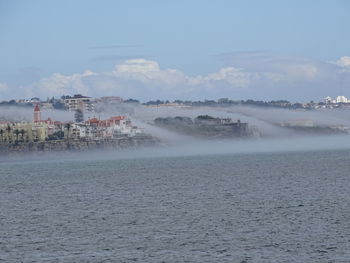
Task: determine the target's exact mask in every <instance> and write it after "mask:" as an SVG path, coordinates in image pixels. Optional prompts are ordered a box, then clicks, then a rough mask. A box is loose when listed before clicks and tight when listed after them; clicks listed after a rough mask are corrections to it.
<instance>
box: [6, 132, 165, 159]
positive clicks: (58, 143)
mask: <svg viewBox="0 0 350 263" xmlns="http://www.w3.org/2000/svg"><path fill="white" fill-rule="evenodd" d="M159 143H160V140H159V139H158V138H155V137H153V136H151V135H146V134H145V135H139V136H133V137H127V136H123V137H118V138H113V139H99V140H86V139H80V140H78V139H75V140H73V139H72V140H50V141H38V142H18V143H9V144H0V156H4V155H11V154H17V153H35V152H38V153H39V152H65V151H70V152H84V151H89V150H118V149H127V148H138V147H144V146H155V145H158V144H159Z"/></svg>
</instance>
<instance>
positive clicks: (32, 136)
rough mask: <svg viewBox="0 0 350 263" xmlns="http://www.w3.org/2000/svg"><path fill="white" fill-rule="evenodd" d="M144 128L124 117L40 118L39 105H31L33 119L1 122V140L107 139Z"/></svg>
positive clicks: (10, 141)
mask: <svg viewBox="0 0 350 263" xmlns="http://www.w3.org/2000/svg"><path fill="white" fill-rule="evenodd" d="M143 133H144V131H143V129H140V128H138V127H135V126H133V124H132V122H131V120H130V119H129V118H127V117H125V116H114V117H110V118H109V119H106V120H100V119H97V118H91V119H88V120H87V121H81V122H72V121H67V122H61V121H54V120H52V119H51V118H48V119H47V120H43V119H42V118H41V110H40V108H39V106H38V105H36V106H35V107H34V112H33V122H25V121H23V122H8V121H3V122H0V143H5V144H6V143H18V142H35V141H48V140H106V139H114V138H119V137H123V136H124V137H134V136H138V135H141V134H143Z"/></svg>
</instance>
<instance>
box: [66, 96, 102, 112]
mask: <svg viewBox="0 0 350 263" xmlns="http://www.w3.org/2000/svg"><path fill="white" fill-rule="evenodd" d="M64 104H65V105H66V107H67V109H68V110H70V111H76V110H77V109H81V110H82V111H84V112H94V111H95V105H96V99H95V98H91V97H86V96H82V95H80V94H77V95H74V96H73V97H68V98H65V99H64Z"/></svg>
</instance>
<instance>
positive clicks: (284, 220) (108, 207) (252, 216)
mask: <svg viewBox="0 0 350 263" xmlns="http://www.w3.org/2000/svg"><path fill="white" fill-rule="evenodd" d="M349 170H350V151H349V150H332V151H329V150H328V151H303V152H278V153H260V154H256V153H255V154H254V153H251V154H232V153H226V154H221V155H201V156H198V155H194V154H193V155H192V156H187V157H176V156H169V157H148V158H129V159H116V158H108V159H103V158H100V159H97V160H92V159H87V158H82V159H78V160H74V161H69V160H61V161H52V160H51V161H50V160H41V161H40V160H37V161H28V162H17V161H12V162H2V163H0V171H1V172H0V173H1V176H0V207H1V210H0V221H1V224H0V251H1V252H0V261H1V262H317V263H319V262H344V263H345V262H348V259H349V258H350V253H349V251H350V246H349V238H350V236H349V233H350V232H349V231H350V224H349V222H350V218H349V215H350V206H349V195H348V189H349V187H350V181H349V178H348V176H349Z"/></svg>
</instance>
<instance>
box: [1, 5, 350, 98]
mask: <svg viewBox="0 0 350 263" xmlns="http://www.w3.org/2000/svg"><path fill="white" fill-rule="evenodd" d="M349 13H350V1H346V0H333V1H322V0H319V1H316V0H313V1H311V0H303V1H302V0H299V1H298V0H295V1H286V0H265V1H259V0H255V1H253V0H245V1H233V0H231V1H228V0H227V1H224V0H217V1H210V0H207V1H205V0H201V1H196V0H192V1H191V0H187V1H181V0H177V1H166V0H162V1H161V0H158V1H156V0H154V1H152V0H149V1H146V0H145V1H136V0H128V1H108V0H104V1H86V0H85V1H80V0H75V1H68V0H66V1H65V0H60V1H43V0H42V1H36V0H33V1H25V0H22V1H17V0H11V1H10V0H8V1H5V0H0V35H1V41H0V47H1V48H0V58H1V60H0V83H1V84H0V91H1V90H3V92H2V93H3V94H2V96H1V95H0V100H1V99H3V98H7V97H11V96H14V97H26V96H32V95H33V96H34V95H38V94H39V93H40V94H43V92H44V93H45V95H56V96H57V95H58V93H59V92H79V91H85V92H87V93H90V95H94V96H96V95H99V94H101V95H112V94H113V95H118V94H116V93H120V95H122V96H127V95H130V96H137V97H138V98H140V99H148V97H147V95H149V94H153V95H157V94H159V95H160V96H163V97H167V95H169V98H170V99H171V98H177V97H178V98H185V97H187V96H188V97H190V98H201V96H208V97H211V98H215V97H222V96H225V95H227V96H225V97H237V98H247V97H251V98H260V97H261V98H262V99H268V98H271V99H275V98H277V97H280V98H282V97H285V98H287V99H288V98H290V99H301V98H303V96H304V95H305V98H306V99H309V98H310V99H313V98H312V96H313V94H315V95H314V97H315V98H314V99H317V98H318V96H323V95H325V94H329V95H337V94H336V93H339V92H342V93H344V95H347V96H350V91H349V90H347V88H350V77H349V76H348V74H347V73H344V72H347V70H348V67H347V61H348V60H347V56H350V50H349V48H350V34H349V26H350V16H349ZM257 54H259V56H257ZM262 56H263V57H265V58H266V57H269V59H265V60H261V57H262ZM256 57H258V60H257V61H256V60H254V58H256ZM342 57H343V60H340V59H341V58H342ZM135 59H136V60H135ZM137 59H138V60H137ZM140 59H142V60H140ZM130 60H134V62H132V61H131V62H130ZM127 61H129V62H127ZM145 61H146V63H144V62H145ZM237 61H239V63H238V62H237ZM271 61H274V62H273V63H272V64H273V65H272V68H274V70H272V69H271V70H270V68H271ZM276 61H279V62H281V61H283V62H284V64H283V66H281V67H282V68H283V67H284V66H286V67H288V70H285V71H283V74H287V73H288V74H289V75H288V76H287V78H285V76H284V75H283V76H282V75H281V72H280V71H279V70H278V67H277V70H276ZM342 61H343V62H344V63H342ZM148 62H150V63H148ZM330 62H331V63H330ZM338 62H339V63H338ZM135 63H136V64H137V65H140V63H141V64H142V65H143V67H144V68H142V70H141V72H138V73H137V74H141V75H142V74H143V76H144V75H145V74H146V73H145V67H147V66H150V65H151V67H152V65H155V64H154V63H156V64H157V67H158V68H157V69H156V70H158V71H159V72H161V73H159V74H158V75H157V74H156V76H154V75H152V81H151V82H148V81H146V82H145V81H144V80H140V77H141V76H135V74H136V73H135V70H134V68H133V69H132V74H129V73H130V72H129V73H128V74H125V72H123V76H121V75H120V74H119V73H120V72H119V73H118V74H112V73H111V72H113V71H115V67H116V66H118V65H121V66H123V65H124V64H126V65H128V66H129V69H130V65H131V64H133V65H134V66H135ZM152 63H153V64H152ZM257 63H258V64H259V65H260V69H259V70H257V69H256V67H255V65H256V64H257ZM305 63H306V65H305ZM340 64H341V65H340ZM290 65H292V67H293V69H296V70H298V72H299V71H300V70H302V69H304V70H306V71H307V73H306V75H307V76H306V78H304V82H303V79H300V78H299V79H297V81H295V79H293V80H292V79H291V77H292V76H293V75H295V72H294V71H293V72H292V73H291V70H290V68H291V67H290ZM310 65H312V66H313V67H314V68H313V69H309V68H308V69H306V67H307V66H310ZM335 65H336V66H335ZM273 66H274V67H273ZM344 66H345V69H344ZM228 67H229V68H231V69H232V68H234V70H233V71H232V70H231V71H230V78H232V77H233V78H240V79H238V82H237V83H238V84H237V83H236V82H234V81H232V79H231V80H230V81H227V80H226V79H225V76H223V77H222V78H220V77H219V81H217V80H218V77H217V76H216V75H213V74H219V73H220V70H222V69H225V68H228ZM337 67H339V68H337ZM124 68H125V67H124ZM252 68H253V69H252ZM169 69H174V70H176V71H178V72H180V73H179V74H182V77H181V78H182V79H181V81H179V79H178V78H176V79H175V80H174V76H173V75H171V74H170V75H171V77H169V76H168V75H169V74H168V73H169V72H168V70H169ZM262 69H264V70H262ZM265 69H268V70H265ZM337 69H338V71H339V72H340V73H339V74H341V75H340V76H338V75H337V74H338V71H337ZM86 70H90V71H91V72H93V76H94V77H93V81H92V80H91V77H90V75H89V77H88V78H86V76H85V75H84V72H85V71H86ZM237 70H238V71H240V72H241V73H244V74H245V75H244V76H243V77H242V76H237V72H238V71H237ZM313 70H314V71H315V70H316V71H317V76H316V75H315V74H314V75H313V79H312V78H311V77H312V76H311V75H310V74H311V73H310V72H311V71H313ZM153 71H154V70H153ZM164 71H165V72H166V73H167V74H165V75H167V77H169V80H166V81H164V78H165V77H164ZM287 71H288V72H287ZM324 71H326V72H324ZM225 72H226V71H225ZM232 72H233V73H232ZM286 72H287V73H286ZM153 73H154V72H153ZM153 73H152V74H153ZM231 73H232V74H233V75H232V74H231ZM262 73H264V74H263V77H261V76H260V75H259V74H262ZM266 73H269V74H268V75H266ZM277 73H278V74H280V76H279V79H281V78H283V81H281V80H280V82H279V84H280V86H283V87H282V88H279V87H278V81H277V79H278V77H277V75H274V74H277ZM299 73H300V72H299ZM299 73H298V74H299ZM53 74H59V75H62V76H63V77H62V78H64V80H62V81H61V80H60V81H59V82H60V84H59V85H60V87H59V89H58V88H57V81H58V80H57V76H58V75H57V76H56V78H55V77H53ZM74 74H76V77H75V78H74V77H72V76H74ZM101 74H102V76H101ZM225 74H226V73H225ZM254 74H255V75H254ZM291 74H292V75H291ZM298 74H297V75H298ZM81 75H83V76H81ZM112 75H113V77H112ZM219 75H220V74H219ZM221 75H222V74H221ZM196 76H201V77H202V81H200V82H199V84H198V83H197V82H196V81H194V82H195V84H193V79H194V78H196ZM210 76H211V77H210ZM267 76H268V77H267ZM271 76H274V77H273V81H272V82H273V83H272V82H271V83H270V82H269V81H271ZM298 76H299V75H298ZM326 76H329V77H326ZM337 76H338V77H337ZM299 77H300V76H299ZM304 77H305V76H304ZM52 78H54V80H52ZM77 78H80V79H79V81H78V82H79V83H74V81H75V82H77V80H76V79H77ZM82 78H83V79H82ZM116 78H118V79H116ZM187 78H190V83H187V82H186V79H187ZM242 78H244V80H247V79H248V82H249V83H248V82H246V84H245V85H244V83H243V82H244V81H243V82H242ZM324 78H326V80H325V79H324ZM339 78H341V81H340V82H337V81H335V79H339ZM50 79H51V80H52V81H51V82H53V84H52V83H50ZM72 79H73V80H72ZM141 79H142V78H141ZM208 79H209V81H208ZM259 79H260V80H261V82H259V81H258V80H259ZM305 79H306V80H305ZM170 80H174V82H177V83H178V84H177V85H174V83H171V85H170V86H171V87H169V88H168V89H165V90H159V88H157V87H158V86H163V85H166V83H169V81H170ZM312 80H314V81H312ZM325 81H326V84H327V85H325ZM334 81H335V82H334ZM348 81H349V82H348ZM106 82H108V85H107V86H108V88H101V85H102V83H106ZM227 82H228V83H227ZM43 83H45V85H48V86H47V87H45V85H44V84H43ZM55 83H56V84H55ZM132 83H134V84H132ZM247 83H248V84H247ZM322 83H323V84H322ZM321 84H322V85H321ZM348 84H349V85H348ZM54 85H56V87H53V86H54ZM62 85H66V87H62ZM113 85H115V88H113ZM133 85H134V86H133ZM149 85H151V86H152V87H149ZM193 85H194V86H195V87H194V86H193ZM196 85H197V86H198V85H200V86H205V88H204V89H201V88H200V87H197V86H196ZM323 85H325V86H323ZM135 86H145V89H144V90H142V88H140V87H135ZM301 86H302V87H304V86H305V87H310V86H312V87H311V88H308V90H306V92H305V93H304V94H303V92H302V91H303V90H298V89H301V88H300V87H301ZM320 86H321V87H320ZM326 86H327V87H326ZM1 87H2V89H1ZM245 87H248V88H247V89H245ZM265 87H266V88H265ZM182 89H183V90H182ZM215 89H217V92H215ZM46 90H47V91H46ZM150 90H151V91H152V92H150ZM296 90H297V91H296ZM316 94H319V95H316Z"/></svg>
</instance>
